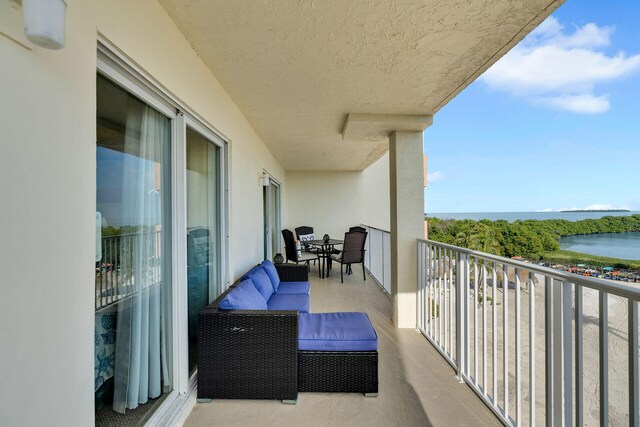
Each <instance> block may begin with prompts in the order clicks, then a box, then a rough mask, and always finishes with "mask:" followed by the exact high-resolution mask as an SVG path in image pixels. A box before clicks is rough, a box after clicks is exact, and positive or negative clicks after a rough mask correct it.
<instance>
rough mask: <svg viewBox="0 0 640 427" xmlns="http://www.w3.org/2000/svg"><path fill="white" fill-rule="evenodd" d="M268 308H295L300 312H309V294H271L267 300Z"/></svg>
mask: <svg viewBox="0 0 640 427" xmlns="http://www.w3.org/2000/svg"><path fill="white" fill-rule="evenodd" d="M267 307H268V308H269V310H297V311H299V312H300V313H308V312H309V295H306V294H303V295H279V294H273V295H272V296H271V298H269V301H267Z"/></svg>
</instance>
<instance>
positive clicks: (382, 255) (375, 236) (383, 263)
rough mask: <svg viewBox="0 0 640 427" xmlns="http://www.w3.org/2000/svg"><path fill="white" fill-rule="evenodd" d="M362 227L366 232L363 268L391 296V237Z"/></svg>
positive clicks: (378, 230)
mask: <svg viewBox="0 0 640 427" xmlns="http://www.w3.org/2000/svg"><path fill="white" fill-rule="evenodd" d="M363 227H364V228H366V229H367V232H368V236H367V240H366V241H365V254H364V266H365V268H366V269H367V270H368V271H369V275H370V276H371V277H373V278H374V279H375V281H376V282H378V284H379V285H380V286H381V287H382V289H384V291H385V292H386V293H387V294H391V235H390V233H389V232H388V231H386V230H381V229H379V228H376V227H370V226H368V225H363Z"/></svg>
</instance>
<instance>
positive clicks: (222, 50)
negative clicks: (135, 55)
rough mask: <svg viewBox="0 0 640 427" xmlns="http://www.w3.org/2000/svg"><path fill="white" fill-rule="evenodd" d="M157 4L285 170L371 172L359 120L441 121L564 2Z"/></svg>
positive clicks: (381, 145)
mask: <svg viewBox="0 0 640 427" xmlns="http://www.w3.org/2000/svg"><path fill="white" fill-rule="evenodd" d="M159 1H160V3H161V4H162V5H163V7H164V8H165V9H166V10H167V12H168V13H169V15H170V16H171V17H172V18H173V20H174V21H175V22H176V24H177V25H178V27H179V28H180V30H181V31H182V32H183V34H184V35H185V36H186V38H187V39H188V40H189V42H190V43H191V45H192V46H193V48H194V49H195V51H196V52H197V53H198V54H199V55H200V57H201V58H202V59H203V60H204V62H205V64H206V65H207V66H208V67H209V68H210V69H211V71H212V72H213V74H214V75H215V76H216V77H217V78H218V80H219V81H220V83H221V84H222V85H223V86H224V88H225V89H226V90H227V92H228V93H229V95H230V96H231V97H232V98H233V99H234V101H235V102H236V104H237V105H238V106H239V108H240V109H241V110H242V112H243V113H244V114H245V116H246V117H247V119H248V120H249V122H250V123H251V125H252V126H253V127H254V129H255V130H256V132H257V133H258V135H259V136H260V137H261V138H262V140H263V141H264V142H265V143H266V144H267V146H268V147H269V149H270V150H271V152H272V153H273V154H274V156H275V157H276V159H278V161H279V162H280V163H281V164H282V166H283V167H284V168H285V169H286V170H362V169H363V168H366V167H367V166H368V165H369V164H371V163H372V162H373V161H375V160H376V159H377V158H378V157H379V156H380V155H381V154H383V153H384V152H385V151H386V149H387V144H388V142H387V141H356V140H351V139H347V138H345V139H343V138H342V135H341V132H342V129H343V127H344V125H345V121H346V118H347V115H348V114H349V113H369V114H412V115H431V114H434V113H435V112H436V111H438V110H439V109H440V108H441V107H442V106H443V105H444V104H446V103H447V102H448V101H449V100H450V99H451V98H452V97H454V96H455V95H456V94H457V93H458V92H459V91H460V90H462V89H464V88H465V87H466V86H467V85H468V84H469V83H471V82H472V81H473V80H474V79H475V78H476V77H478V75H479V74H480V73H482V72H483V71H484V70H485V69H486V68H488V67H489V66H490V65H491V64H493V63H494V62H495V61H497V60H498V59H499V58H500V57H501V56H502V55H504V54H505V53H506V52H507V51H508V50H509V49H510V48H511V47H513V46H514V45H515V44H517V42H518V41H520V40H521V39H522V38H523V37H524V36H525V35H526V34H527V33H528V32H529V31H531V30H532V29H533V28H534V27H535V26H536V25H537V24H539V23H540V22H542V20H544V18H546V17H547V16H548V15H549V14H550V13H551V12H553V11H554V10H555V9H556V8H557V7H558V6H559V5H560V4H561V3H562V1H563V0H450V1H443V0H423V1H414V0H407V1H402V2H400V1H389V0H368V1H362V0H317V1H303V0H299V1H295V2H294V1H286V0H285V1H283V0H215V1H212V0H190V1H186V0H159ZM435 120H436V123H437V116H436V117H435Z"/></svg>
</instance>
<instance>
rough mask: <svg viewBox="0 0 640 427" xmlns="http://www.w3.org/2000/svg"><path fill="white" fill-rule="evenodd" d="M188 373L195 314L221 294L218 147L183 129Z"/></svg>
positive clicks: (191, 366) (194, 345) (193, 349)
mask: <svg viewBox="0 0 640 427" xmlns="http://www.w3.org/2000/svg"><path fill="white" fill-rule="evenodd" d="M186 149H187V150H186V151H187V286H188V290H187V301H188V303H187V305H188V329H189V373H191V372H193V370H194V369H195V368H196V362H197V354H196V348H197V339H198V330H197V326H198V312H199V311H200V310H202V309H203V308H204V307H205V306H207V305H208V304H209V302H211V301H212V300H213V299H215V298H216V297H217V296H218V295H219V294H220V293H221V292H222V274H221V248H222V246H221V242H222V236H221V223H222V221H221V185H220V184H221V180H220V177H221V174H220V172H221V170H222V168H221V156H220V147H219V146H217V145H215V144H214V143H212V142H211V141H210V140H209V139H207V138H206V137H204V136H203V135H201V134H200V133H198V132H196V131H195V130H194V129H192V128H191V127H189V126H187V132H186Z"/></svg>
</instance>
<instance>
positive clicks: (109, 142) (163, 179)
mask: <svg viewBox="0 0 640 427" xmlns="http://www.w3.org/2000/svg"><path fill="white" fill-rule="evenodd" d="M171 134H172V120H171V119H170V118H168V117H167V116H166V115H165V114H163V113H162V112H160V111H158V110H157V109H155V108H153V107H152V106H150V105H149V104H147V103H145V102H143V101H142V100H140V99H139V98H137V97H135V96H133V95H132V94H130V93H129V92H127V91H125V90H124V89H122V88H121V87H120V86H117V85H116V84H114V83H113V82H112V81H110V80H108V79H107V78H105V77H103V76H101V75H98V76H97V135H96V136H97V138H96V173H97V175H96V185H97V188H96V190H97V192H96V194H97V195H96V211H97V212H98V213H97V215H96V217H97V218H100V221H101V224H98V229H99V232H100V233H99V234H100V235H101V238H100V243H101V244H100V248H99V250H98V254H99V255H98V256H97V257H96V271H95V273H96V280H95V372H94V376H95V399H96V424H99V423H100V416H101V415H100V414H99V413H100V411H101V410H103V409H104V410H106V411H116V412H119V413H125V411H129V410H133V409H136V408H138V407H139V406H140V408H138V409H137V410H136V413H138V414H139V413H140V411H143V412H145V413H146V412H148V411H150V409H149V408H151V407H152V406H153V405H152V404H151V402H154V401H155V402H158V400H156V399H157V398H159V397H161V396H163V395H166V394H167V393H168V392H170V391H171V390H172V389H173V372H172V366H173V359H172V357H173V345H172V315H171V313H172V299H171V295H172V292H171V193H170V189H171V178H170V173H171V170H170V165H171V157H170V144H171ZM147 403H149V404H148V405H145V404H147ZM145 408H146V409H145ZM132 412H133V411H132ZM116 415H117V414H116ZM104 416H106V417H112V416H113V415H108V414H107V415H104Z"/></svg>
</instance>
